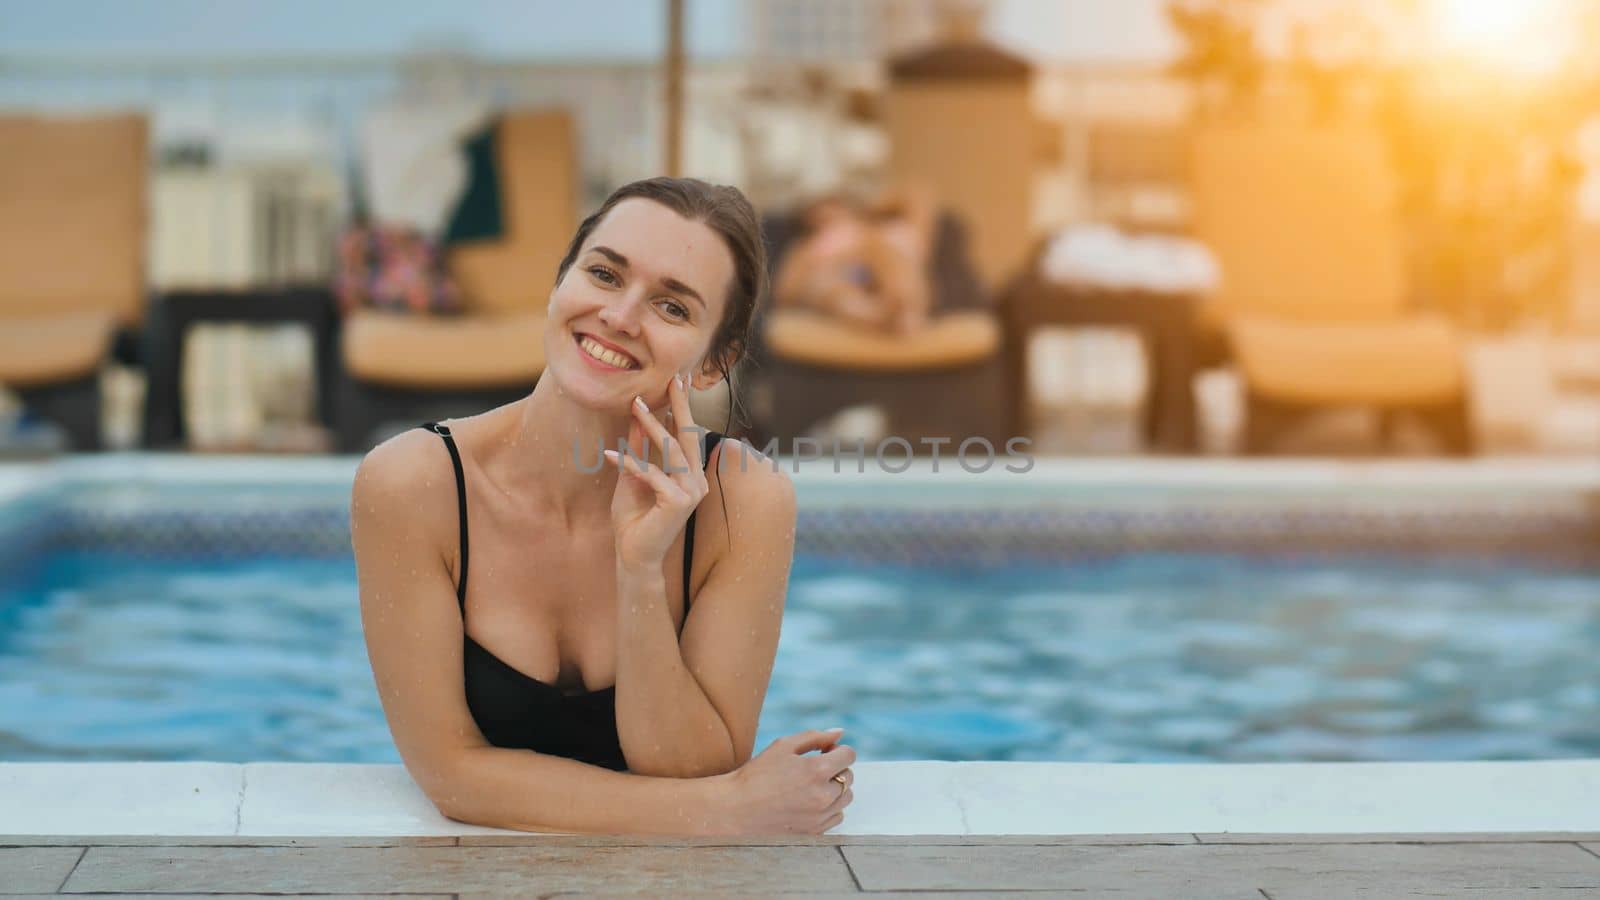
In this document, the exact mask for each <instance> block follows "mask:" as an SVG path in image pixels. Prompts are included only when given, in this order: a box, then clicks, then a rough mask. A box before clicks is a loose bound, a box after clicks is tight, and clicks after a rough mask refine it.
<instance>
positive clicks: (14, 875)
mask: <svg viewBox="0 0 1600 900" xmlns="http://www.w3.org/2000/svg"><path fill="white" fill-rule="evenodd" d="M83 853H84V851H83V849H82V848H80V847H7V848H3V849H0V894H34V893H42V894H48V893H51V892H52V891H55V890H56V889H58V888H60V887H61V883H62V882H63V881H66V880H67V873H69V872H71V871H72V867H73V866H75V865H77V864H78V860H79V859H80V858H81V857H82V856H83Z"/></svg>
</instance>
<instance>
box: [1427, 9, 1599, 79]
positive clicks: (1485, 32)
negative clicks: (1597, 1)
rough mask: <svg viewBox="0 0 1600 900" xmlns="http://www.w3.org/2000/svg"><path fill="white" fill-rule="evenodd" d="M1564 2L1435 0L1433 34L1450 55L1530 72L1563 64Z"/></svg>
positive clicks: (1565, 37)
mask: <svg viewBox="0 0 1600 900" xmlns="http://www.w3.org/2000/svg"><path fill="white" fill-rule="evenodd" d="M1565 6H1566V0H1434V2H1433V11H1434V27H1435V33H1436V35H1437V37H1438V39H1439V41H1440V43H1441V46H1442V48H1443V49H1444V50H1445V51H1447V52H1448V53H1451V54H1454V55H1460V56H1464V57H1469V58H1475V59H1478V60H1481V61H1484V62H1490V63H1494V64H1498V65H1503V66H1507V67H1509V68H1513V69H1518V70H1522V71H1529V72H1540V71H1545V70H1547V69H1548V68H1549V67H1551V66H1553V65H1554V64H1555V63H1556V62H1557V61H1558V59H1559V58H1560V53H1559V52H1558V46H1559V45H1560V44H1562V42H1563V41H1564V40H1565V39H1567V38H1568V37H1569V35H1566V34H1563V29H1562V28H1561V27H1560V20H1561V18H1562V16H1561V13H1562V12H1563V8H1564V7H1565Z"/></svg>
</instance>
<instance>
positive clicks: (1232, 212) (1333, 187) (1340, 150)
mask: <svg viewBox="0 0 1600 900" xmlns="http://www.w3.org/2000/svg"><path fill="white" fill-rule="evenodd" d="M1192 163H1193V180H1192V185H1191V187H1192V189H1193V194H1194V197H1193V204H1194V228H1195V233H1196V235H1197V236H1198V237H1199V238H1200V240H1201V241H1203V242H1204V243H1205V244H1206V246H1207V247H1208V248H1210V250H1211V252H1212V253H1214V254H1215V255H1216V257H1217V262H1218V264H1219V266H1220V268H1221V270H1222V284H1221V288H1220V290H1219V292H1218V295H1217V297H1216V298H1215V302H1216V304H1217V306H1218V308H1219V310H1220V311H1221V312H1223V313H1225V314H1227V315H1228V316H1234V315H1238V316H1262V317H1268V318H1273V319H1284V320H1292V321H1303V322H1312V321H1317V322H1374V321H1383V320H1387V319H1393V318H1395V317H1397V316H1401V315H1403V314H1404V307H1405V302H1406V271H1405V256H1404V253H1405V235H1404V232H1403V231H1402V229H1401V222H1400V216H1399V212H1398V209H1397V203H1398V198H1397V188H1396V181H1395V177H1394V173H1393V171H1392V168H1391V166H1390V164H1389V159H1388V156H1387V154H1386V151H1385V147H1384V143H1383V139H1382V136H1381V135H1380V134H1379V133H1378V132H1376V131H1374V130H1371V129H1362V128H1333V127H1326V128H1303V127H1300V126H1254V125H1252V126H1216V127H1209V128H1206V129H1203V130H1202V131H1200V132H1199V133H1198V134H1196V135H1195V136H1194V141H1193V157H1192Z"/></svg>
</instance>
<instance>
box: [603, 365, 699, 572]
mask: <svg viewBox="0 0 1600 900" xmlns="http://www.w3.org/2000/svg"><path fill="white" fill-rule="evenodd" d="M667 398H668V403H669V405H670V406H671V409H672V418H673V431H668V430H667V428H666V426H664V425H663V424H662V423H661V421H660V420H659V419H657V418H656V417H655V415H654V414H653V413H651V412H650V410H649V408H648V407H646V406H645V404H644V401H643V400H642V399H636V400H635V401H634V403H633V404H632V411H633V422H632V423H631V424H630V425H629V427H628V451H629V452H628V453H626V454H619V453H618V452H617V451H615V450H607V451H605V456H606V460H607V461H608V462H610V463H611V465H613V466H614V467H616V469H617V471H618V474H617V489H616V492H615V493H614V494H613V495H612V497H611V525H612V529H613V532H614V534H615V535H616V542H617V564H618V565H619V566H622V567H625V568H628V569H638V570H640V571H645V570H652V569H654V570H659V568H660V566H661V563H662V561H663V560H665V559H666V555H667V550H668V549H670V548H671V547H672V544H673V542H674V541H675V540H676V539H677V537H678V534H679V533H680V532H682V531H683V526H684V523H685V522H687V521H688V519H689V514H690V513H692V512H694V509H695V507H696V506H698V505H699V503H700V500H701V498H703V497H705V495H706V492H707V491H708V490H709V489H710V486H709V485H708V484H707V482H706V476H705V471H704V468H705V467H704V465H703V461H702V460H701V459H700V453H701V448H700V435H701V429H699V428H698V427H696V426H695V424H694V421H693V419H692V418H691V417H690V413H689V397H688V391H687V390H686V389H685V388H684V386H683V385H682V384H681V383H680V382H679V381H678V379H677V378H674V379H673V381H672V383H671V384H669V385H668V387H667ZM647 442H648V445H647ZM652 448H654V449H655V450H656V452H654V453H652V452H650V450H651V449H652ZM658 455H659V456H660V457H661V461H662V463H663V465H664V468H663V467H662V466H657V465H656V464H655V463H654V462H652V461H651V457H654V456H658ZM641 457H642V458H641Z"/></svg>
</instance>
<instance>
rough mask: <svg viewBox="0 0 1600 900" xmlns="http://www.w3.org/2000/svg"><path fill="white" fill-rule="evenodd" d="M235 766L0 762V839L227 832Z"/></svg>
mask: <svg viewBox="0 0 1600 900" xmlns="http://www.w3.org/2000/svg"><path fill="white" fill-rule="evenodd" d="M242 769H243V767H242V766H238V765H231V764H226V763H139V764H138V769H137V770H135V771H137V773H138V775H137V777H132V778H130V777H129V773H130V768H129V765H128V764H127V763H4V764H0V797H4V798H5V802H4V803H0V834H72V833H73V832H83V831H85V830H86V829H87V828H90V827H92V828H93V829H94V831H95V832H96V833H99V834H107V833H110V834H119V833H120V834H148V833H149V832H150V831H151V830H152V824H153V823H154V828H155V829H156V830H159V831H161V832H163V833H166V834H232V833H233V832H234V828H235V826H236V825H237V823H238V810H239V792H240V788H241V787H242V782H241V779H242V777H243V773H242Z"/></svg>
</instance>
